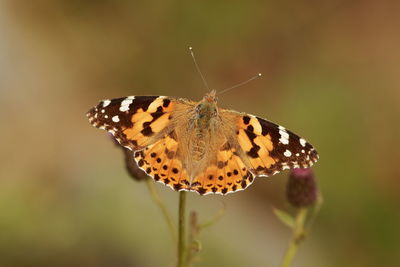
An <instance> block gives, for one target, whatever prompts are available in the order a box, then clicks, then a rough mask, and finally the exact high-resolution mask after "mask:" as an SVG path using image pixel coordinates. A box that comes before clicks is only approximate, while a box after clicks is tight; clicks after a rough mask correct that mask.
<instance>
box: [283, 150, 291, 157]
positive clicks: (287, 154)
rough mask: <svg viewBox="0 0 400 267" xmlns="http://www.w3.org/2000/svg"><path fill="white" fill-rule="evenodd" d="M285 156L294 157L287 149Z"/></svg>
mask: <svg viewBox="0 0 400 267" xmlns="http://www.w3.org/2000/svg"><path fill="white" fill-rule="evenodd" d="M283 155H285V157H290V156H291V155H292V152H290V151H289V150H287V149H286V151H285V152H284V153H283Z"/></svg>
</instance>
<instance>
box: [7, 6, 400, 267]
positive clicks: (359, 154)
mask: <svg viewBox="0 0 400 267" xmlns="http://www.w3.org/2000/svg"><path fill="white" fill-rule="evenodd" d="M399 10H400V3H399V2H398V1H373V0H367V1H357V0H351V1H304V0H301V1H297V2H293V1H256V0H254V1H236V0H235V1H173V0H167V1H140V2H139V1H126V0H125V1H110V0H102V1H99V0H98V1H94V0H91V1H88V0H86V1H76V0H74V1H70V0H68V1H66V0H38V1H27V0H13V1H11V0H5V1H1V3H0V94H1V95H0V104H1V105H0V118H1V120H2V125H3V126H2V129H1V130H2V136H3V137H2V138H1V140H0V145H1V148H2V155H1V161H0V162H1V168H0V173H1V179H0V255H1V257H0V266H173V264H174V260H175V244H173V242H172V240H171V237H170V236H169V233H168V229H167V226H166V225H165V223H164V222H163V218H162V215H161V214H160V213H159V211H158V209H157V207H156V206H155V205H154V204H153V203H152V201H151V198H150V196H149V193H148V191H147V189H146V186H145V184H144V183H137V182H135V181H133V180H131V179H129V178H128V174H127V173H126V171H125V169H124V162H123V161H124V158H123V155H121V153H120V151H119V150H118V149H116V148H115V147H114V145H113V144H112V143H111V142H110V141H109V138H108V137H107V136H106V135H105V134H104V133H103V132H101V131H98V130H95V129H93V128H92V127H91V126H90V125H89V123H88V122H87V120H86V117H85V116H84V114H85V112H86V111H87V110H88V109H89V108H90V107H91V106H93V105H95V104H96V103H97V101H98V100H100V99H105V98H112V97H120V96H125V95H141V94H154V95H158V94H160V95H174V96H181V97H186V98H190V99H199V98H201V97H202V95H203V94H204V93H206V90H205V89H204V87H203V86H202V83H201V80H200V77H199V76H198V74H197V73H196V71H195V69H194V66H193V62H192V61H191V58H190V56H189V52H188V46H193V47H194V49H195V51H196V55H197V59H198V61H199V64H200V67H201V69H202V71H203V72H204V74H205V76H206V78H207V80H208V82H209V84H210V85H211V87H213V88H216V89H222V88H225V87H228V86H231V85H233V84H236V83H238V82H240V81H243V80H245V79H247V78H248V77H250V76H252V75H254V74H256V73H258V72H262V73H263V79H259V80H257V81H255V82H252V83H250V84H248V85H246V87H245V88H243V87H242V88H238V89H235V90H233V91H230V92H229V93H227V94H224V95H222V96H221V97H220V105H221V106H223V107H229V108H232V109H236V110H241V111H247V112H250V113H253V114H257V115H259V116H262V117H267V118H268V119H270V120H272V121H275V122H279V123H280V124H282V125H284V126H285V127H287V128H289V129H292V130H294V131H295V132H297V133H299V134H300V135H302V136H304V137H305V138H306V139H307V140H309V141H310V142H311V143H312V144H314V145H315V147H316V148H317V149H318V151H319V153H320V155H321V158H320V161H319V162H318V163H317V164H316V166H315V173H316V177H318V179H319V180H318V184H319V186H320V188H321V191H322V193H323V195H324V206H323V208H322V209H321V212H320V215H319V217H318V218H317V220H316V221H315V224H314V230H313V233H312V235H311V236H310V237H309V239H308V240H307V242H305V243H304V245H303V246H302V247H301V248H300V250H299V254H298V258H296V259H295V266H391V265H393V263H394V262H398V261H399V260H400V259H399V255H400V253H399V251H400V246H399V243H398V240H399V238H400V230H399V227H398V225H399V224H400V213H399V212H398V203H399V200H400V198H399V196H400V194H399V193H400V186H399V185H400V182H399V181H400V180H399V178H400V171H399V170H400V169H399V168H398V167H397V160H398V159H399V158H400V150H399V149H398V148H399V147H400V141H399V138H398V137H399V136H400V127H399V124H398V117H399V114H400V105H399V104H400V103H399V102H400V88H399V87H400V78H399V75H398V70H399V67H400V66H399V64H400V52H399V49H398V47H399V46H400V35H399V31H398V29H399V28H400V20H399V18H398V13H399ZM286 176H287V173H283V174H281V175H277V176H274V177H273V178H271V179H264V178H262V179H261V178H259V179H257V180H256V181H255V183H254V184H253V185H252V186H251V187H250V188H248V189H247V190H245V191H244V192H240V193H236V194H232V195H229V196H227V197H220V196H206V197H199V196H197V195H195V194H189V195H188V208H189V209H192V210H196V212H197V213H198V214H199V217H200V218H199V220H200V221H203V220H204V219H207V218H211V217H212V216H213V214H215V212H217V211H218V210H219V209H220V208H221V207H222V206H224V205H225V206H226V213H225V215H224V217H223V218H222V219H221V220H220V221H219V222H218V223H217V224H215V225H213V227H210V228H207V229H205V230H204V231H202V237H201V241H202V251H201V253H200V254H199V255H198V257H199V261H198V262H197V264H196V266H276V265H277V264H278V263H279V262H280V260H281V258H282V256H283V252H284V250H285V248H286V245H287V240H288V238H289V237H290V233H289V231H288V230H287V228H286V227H285V226H283V225H281V224H280V223H279V221H278V220H277V219H276V218H275V217H274V215H273V212H272V209H271V206H272V205H273V206H275V207H280V208H285V207H287V205H288V204H287V203H286V202H285V196H284V195H285V193H284V187H285V182H286ZM157 189H158V190H159V191H160V193H161V195H162V197H163V199H165V201H166V205H167V206H168V207H170V208H171V210H173V212H177V210H176V206H177V197H178V195H177V194H176V193H175V192H173V191H171V190H170V189H168V188H166V187H162V186H159V185H157ZM220 202H223V203H224V204H221V203H220ZM174 214H175V213H174Z"/></svg>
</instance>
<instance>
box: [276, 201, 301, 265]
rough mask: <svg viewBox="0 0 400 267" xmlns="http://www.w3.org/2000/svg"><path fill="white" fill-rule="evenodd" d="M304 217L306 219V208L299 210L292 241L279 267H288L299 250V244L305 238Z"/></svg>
mask: <svg viewBox="0 0 400 267" xmlns="http://www.w3.org/2000/svg"><path fill="white" fill-rule="evenodd" d="M306 217H307V208H300V209H299V210H298V212H297V215H296V218H295V224H294V227H293V235H292V240H291V241H290V243H289V247H288V249H287V251H286V254H285V256H284V257H283V260H282V264H281V267H289V266H290V264H291V263H292V261H293V258H294V255H295V254H296V252H297V249H298V248H299V245H300V243H301V242H302V241H303V240H304V237H305V231H304V223H305V221H306Z"/></svg>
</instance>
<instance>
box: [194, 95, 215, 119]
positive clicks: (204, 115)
mask: <svg viewBox="0 0 400 267" xmlns="http://www.w3.org/2000/svg"><path fill="white" fill-rule="evenodd" d="M196 115H197V117H198V119H201V120H203V119H204V120H206V121H207V120H210V119H211V118H213V117H216V116H217V115H218V109H217V97H216V92H215V90H213V91H211V92H210V93H208V94H206V95H205V96H204V98H203V100H201V101H200V102H199V103H198V104H197V106H196Z"/></svg>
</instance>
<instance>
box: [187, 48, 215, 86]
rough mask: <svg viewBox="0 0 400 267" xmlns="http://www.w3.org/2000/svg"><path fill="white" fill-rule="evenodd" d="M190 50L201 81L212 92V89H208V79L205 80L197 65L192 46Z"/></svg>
mask: <svg viewBox="0 0 400 267" xmlns="http://www.w3.org/2000/svg"><path fill="white" fill-rule="evenodd" d="M189 50H190V54H191V55H192V58H193V62H194V65H195V66H196V70H197V72H198V73H199V74H200V76H201V79H202V80H203V83H204V85H205V86H206V87H207V90H208V91H210V87H208V83H207V82H206V79H204V76H203V74H202V73H201V71H200V68H199V65H197V61H196V58H195V56H194V53H193V48H192V47H191V46H189Z"/></svg>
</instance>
